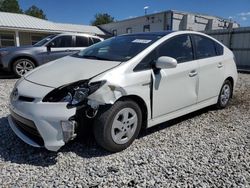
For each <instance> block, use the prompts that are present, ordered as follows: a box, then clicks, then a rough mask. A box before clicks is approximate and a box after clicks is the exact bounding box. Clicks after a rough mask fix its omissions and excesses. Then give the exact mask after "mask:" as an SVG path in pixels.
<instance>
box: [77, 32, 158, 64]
mask: <svg viewBox="0 0 250 188" xmlns="http://www.w3.org/2000/svg"><path fill="white" fill-rule="evenodd" d="M159 38H161V36H158V35H150V34H148V35H146V34H143V35H123V36H118V37H113V38H110V39H107V40H105V41H103V42H99V43H97V44H95V45H93V46H91V47H89V48H87V49H85V50H83V51H81V52H79V53H78V54H76V55H75V56H77V57H82V58H87V59H99V60H108V61H128V60H129V59H131V58H133V57H134V56H136V55H137V54H139V53H140V52H141V51H143V50H144V49H146V48H147V47H148V46H150V45H151V44H152V43H154V42H155V41H157V40H158V39H159Z"/></svg>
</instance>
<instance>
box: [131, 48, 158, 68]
mask: <svg viewBox="0 0 250 188" xmlns="http://www.w3.org/2000/svg"><path fill="white" fill-rule="evenodd" d="M155 60H156V51H155V50H153V51H152V52H150V53H149V54H148V55H147V56H146V57H145V58H144V59H143V60H142V61H141V62H140V63H139V64H138V65H137V66H136V67H135V68H134V71H142V70H149V69H151V68H152V65H153V63H154V61H155Z"/></svg>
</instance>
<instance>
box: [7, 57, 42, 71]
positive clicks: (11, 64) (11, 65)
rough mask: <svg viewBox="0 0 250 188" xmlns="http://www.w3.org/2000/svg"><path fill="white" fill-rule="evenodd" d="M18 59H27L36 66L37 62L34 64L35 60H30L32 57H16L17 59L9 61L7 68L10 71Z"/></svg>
mask: <svg viewBox="0 0 250 188" xmlns="http://www.w3.org/2000/svg"><path fill="white" fill-rule="evenodd" d="M19 59H28V60H30V61H32V62H33V63H34V64H35V66H37V65H38V64H37V62H36V60H35V59H34V58H32V57H29V56H18V57H15V58H13V59H12V60H11V63H10V67H9V68H10V70H12V68H13V64H14V63H15V62H16V61H17V60H19Z"/></svg>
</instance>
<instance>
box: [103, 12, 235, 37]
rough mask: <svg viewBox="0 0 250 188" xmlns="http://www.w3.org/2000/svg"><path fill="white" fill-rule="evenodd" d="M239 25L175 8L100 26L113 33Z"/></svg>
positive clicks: (202, 29)
mask: <svg viewBox="0 0 250 188" xmlns="http://www.w3.org/2000/svg"><path fill="white" fill-rule="evenodd" d="M237 27H239V24H237V23H235V22H233V21H231V20H228V19H223V18H219V17H216V16H209V15H204V14H198V13H189V12H182V11H175V10H169V11H164V12H159V13H155V14H150V15H145V16H140V17H135V18H131V19H126V20H122V21H117V22H113V23H109V24H104V25H100V28H102V29H104V30H105V31H107V32H109V33H110V34H113V35H120V34H124V33H138V32H147V31H164V30H194V31H204V30H214V29H230V28H237Z"/></svg>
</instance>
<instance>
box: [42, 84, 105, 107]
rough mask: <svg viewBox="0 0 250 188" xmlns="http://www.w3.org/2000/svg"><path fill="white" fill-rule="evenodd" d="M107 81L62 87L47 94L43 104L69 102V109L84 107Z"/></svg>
mask: <svg viewBox="0 0 250 188" xmlns="http://www.w3.org/2000/svg"><path fill="white" fill-rule="evenodd" d="M105 83H106V81H98V82H92V83H88V81H81V82H76V83H72V84H69V85H65V86H62V87H60V88H57V89H55V90H53V91H51V92H50V93H49V94H47V95H46V96H45V97H44V99H43V102H67V103H68V105H67V107H68V108H72V107H77V106H82V105H84V104H85V103H86V101H87V97H88V96H89V95H90V94H92V93H94V92H95V91H96V90H98V89H99V88H100V87H101V86H103V85H104V84H105Z"/></svg>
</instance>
